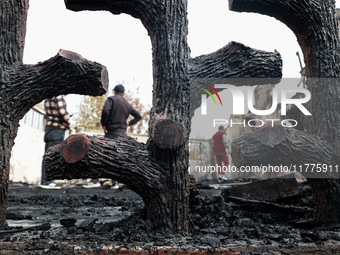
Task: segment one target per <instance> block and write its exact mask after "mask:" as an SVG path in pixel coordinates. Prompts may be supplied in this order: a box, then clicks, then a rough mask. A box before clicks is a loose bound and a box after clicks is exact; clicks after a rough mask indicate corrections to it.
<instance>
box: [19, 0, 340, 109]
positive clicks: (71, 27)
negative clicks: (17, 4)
mask: <svg viewBox="0 0 340 255" xmlns="http://www.w3.org/2000/svg"><path fill="white" fill-rule="evenodd" d="M339 3H340V0H339V1H337V6H339V7H340V5H339ZM188 20H189V35H188V42H189V46H190V48H191V56H192V57H196V56H198V55H201V54H209V53H211V52H214V51H216V50H218V49H220V48H221V47H223V46H225V45H226V44H228V43H229V42H230V41H237V42H240V43H243V44H245V45H247V46H250V47H253V48H256V49H260V50H266V51H274V50H275V49H276V50H277V51H279V52H280V54H281V56H282V59H283V76H284V77H299V76H300V74H299V71H300V65H299V61H298V57H297V56H296V52H297V51H300V53H301V50H300V47H299V45H298V44H297V41H296V37H295V35H294V34H293V32H291V30H290V29H288V28H287V27H286V26H285V25H284V24H282V23H281V22H279V21H277V20H275V19H274V18H270V17H267V16H264V15H260V14H251V13H235V12H231V11H229V10H228V1H227V0H209V1H207V0H189V1H188ZM59 49H66V50H71V51H74V52H77V53H79V54H80V55H82V56H83V57H84V58H86V59H89V60H91V61H96V62H98V63H101V64H103V65H105V66H106V67H107V69H108V71H109V81H110V86H111V87H110V89H112V87H113V86H114V85H115V84H117V83H120V82H124V84H125V85H126V86H127V87H128V88H130V89H132V90H135V88H137V87H139V91H140V94H139V96H140V97H141V99H142V102H143V104H145V105H151V100H152V98H151V97H152V59H151V42H150V39H149V37H148V35H147V31H146V30H145V28H144V27H143V26H142V24H141V22H140V21H139V20H137V19H134V18H132V17H130V16H128V15H124V14H121V15H113V14H111V13H109V12H103V11H96V12H94V11H91V12H90V11H83V12H72V11H69V10H67V9H66V7H65V5H64V1H63V0H30V7H29V12H28V22H27V34H26V44H25V51H24V62H25V63H26V64H35V63H37V62H39V61H45V60H47V59H49V58H51V57H52V56H55V55H56V54H57V53H58V51H59ZM80 99H81V97H80V96H67V100H68V106H69V111H70V112H72V113H74V112H76V111H77V108H76V106H77V104H78V103H79V101H80Z"/></svg>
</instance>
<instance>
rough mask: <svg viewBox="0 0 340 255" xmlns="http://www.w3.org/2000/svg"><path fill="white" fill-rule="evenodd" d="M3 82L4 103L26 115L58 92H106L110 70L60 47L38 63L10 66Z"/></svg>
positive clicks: (16, 113)
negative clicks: (48, 57)
mask: <svg viewBox="0 0 340 255" xmlns="http://www.w3.org/2000/svg"><path fill="white" fill-rule="evenodd" d="M0 84H1V85H2V88H3V89H2V90H1V92H0V96H1V97H2V98H3V100H4V104H3V106H4V105H6V107H7V108H8V109H9V108H13V109H15V111H16V112H15V115H18V116H23V115H24V114H25V113H26V112H27V111H28V110H29V109H30V108H31V107H32V106H34V105H35V104H37V103H39V102H41V101H42V100H43V99H45V98H51V97H53V96H56V95H60V94H70V93H75V94H86V95H93V96H97V95H102V94H104V93H105V92H106V90H107V88H108V73H107V70H106V67H105V66H102V65H100V64H98V63H96V62H91V61H89V60H86V59H84V58H83V57H81V56H80V55H79V54H77V53H74V52H70V51H66V50H60V51H59V53H58V54H57V55H56V56H55V57H53V58H50V59H49V60H46V61H44V62H42V63H38V64H37V65H24V66H19V67H18V68H14V69H9V70H8V71H7V72H5V75H4V76H3V77H2V80H1V82H0ZM19 101H20V103H18V102H19ZM15 105H16V106H19V107H14V106H15Z"/></svg>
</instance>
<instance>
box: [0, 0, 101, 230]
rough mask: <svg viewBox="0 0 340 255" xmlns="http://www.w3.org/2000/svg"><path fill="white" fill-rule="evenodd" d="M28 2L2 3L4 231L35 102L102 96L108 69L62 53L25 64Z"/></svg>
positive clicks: (0, 199)
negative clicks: (22, 129) (16, 162)
mask: <svg viewBox="0 0 340 255" xmlns="http://www.w3.org/2000/svg"><path fill="white" fill-rule="evenodd" d="M27 9H28V0H2V1H0V13H1V15H0V31H1V34H0V51H1V54H0V176H1V183H0V228H4V227H6V226H7V223H6V205H7V196H8V181H9V160H10V155H11V150H12V147H13V144H14V139H15V137H16V134H17V130H18V127H19V120H20V119H21V118H22V117H23V116H24V115H25V113H26V112H27V111H28V110H29V109H30V108H32V107H33V106H34V105H35V104H37V103H39V102H41V101H42V100H43V99H45V98H50V97H53V96H56V95H60V94H68V93H80V94H89V95H100V94H103V93H105V91H106V88H107V83H108V79H107V77H108V76H107V71H106V68H105V67H103V66H101V65H100V64H97V63H93V62H90V61H88V60H86V59H83V58H82V57H81V56H80V55H78V54H76V53H73V52H69V51H64V50H61V51H60V52H59V53H58V54H57V55H56V56H55V57H53V58H51V59H49V60H47V61H45V62H42V63H39V64H37V65H24V64H23V61H22V58H23V50H24V42H25V33H26V18H27Z"/></svg>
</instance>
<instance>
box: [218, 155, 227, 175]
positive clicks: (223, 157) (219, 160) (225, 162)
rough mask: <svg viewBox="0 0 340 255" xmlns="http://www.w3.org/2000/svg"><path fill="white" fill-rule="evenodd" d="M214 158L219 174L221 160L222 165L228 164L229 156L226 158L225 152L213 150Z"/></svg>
mask: <svg viewBox="0 0 340 255" xmlns="http://www.w3.org/2000/svg"><path fill="white" fill-rule="evenodd" d="M215 159H216V163H217V166H218V173H219V174H223V172H222V169H223V168H222V167H223V166H222V162H223V165H224V166H225V167H227V166H229V158H228V155H227V153H225V152H215Z"/></svg>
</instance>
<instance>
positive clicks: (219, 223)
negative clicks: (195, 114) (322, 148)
mask: <svg viewBox="0 0 340 255" xmlns="http://www.w3.org/2000/svg"><path fill="white" fill-rule="evenodd" d="M300 190H301V192H300V195H299V196H296V197H293V198H289V199H287V198H286V199H281V200H279V201H274V202H272V203H260V202H256V201H245V200H240V199H235V198H223V197H222V196H221V191H220V190H216V189H212V190H207V189H198V188H196V187H193V188H192V189H191V195H190V230H191V234H190V235H188V236H181V235H171V234H168V233H161V232H159V231H156V230H154V229H153V225H152V222H151V221H146V220H145V218H144V210H143V208H144V204H143V201H142V200H141V198H140V197H139V196H138V195H137V194H135V193H134V192H132V191H131V190H129V189H128V188H127V187H126V186H124V188H122V189H120V190H112V189H109V188H106V187H102V188H97V189H83V188H81V187H77V186H76V187H72V188H71V187H64V188H63V189H61V190H43V189H40V188H38V187H36V186H28V185H23V186H15V185H11V186H10V190H9V198H8V214H7V219H8V224H9V230H8V231H0V254H102V253H99V252H103V251H105V252H106V253H105V254H110V253H112V254H114V253H123V251H125V252H126V251H129V252H131V251H134V252H137V253H143V254H146V253H148V252H152V253H156V254H162V252H161V251H163V253H164V250H168V251H169V250H171V249H175V250H176V251H177V252H178V253H181V252H182V254H190V253H192V251H195V252H196V254H199V252H201V253H207V254H214V253H216V254H222V253H223V254H340V225H334V226H329V227H322V226H318V225H317V222H316V221H315V220H314V219H313V209H312V208H313V196H312V193H311V191H310V187H309V186H308V185H307V184H300ZM128 254H131V253H128Z"/></svg>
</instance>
